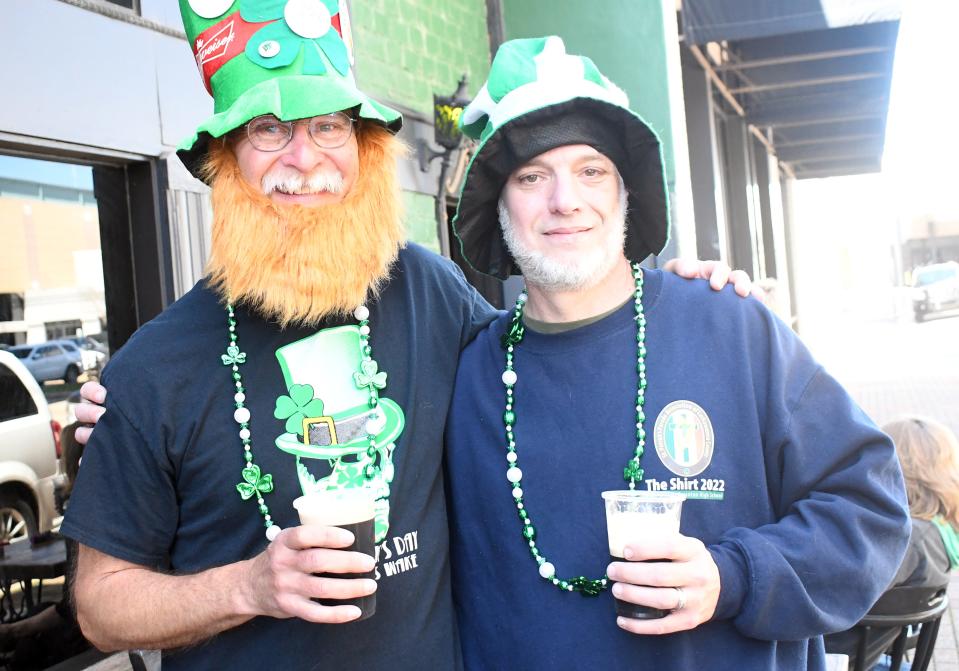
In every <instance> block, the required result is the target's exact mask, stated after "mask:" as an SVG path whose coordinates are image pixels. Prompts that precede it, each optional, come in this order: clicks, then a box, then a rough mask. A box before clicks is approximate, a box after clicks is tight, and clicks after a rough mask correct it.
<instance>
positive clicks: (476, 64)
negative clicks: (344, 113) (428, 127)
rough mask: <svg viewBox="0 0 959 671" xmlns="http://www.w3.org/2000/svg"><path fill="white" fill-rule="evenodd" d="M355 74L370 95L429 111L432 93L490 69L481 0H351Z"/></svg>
mask: <svg viewBox="0 0 959 671" xmlns="http://www.w3.org/2000/svg"><path fill="white" fill-rule="evenodd" d="M350 15H351V17H352V20H353V40H354V51H355V53H356V66H355V69H356V78H357V82H358V83H359V85H360V87H361V88H362V89H363V90H364V91H366V92H367V93H369V94H370V95H372V96H374V97H376V98H379V99H382V100H383V101H384V102H387V103H389V102H393V103H398V104H400V105H403V106H405V107H407V108H410V109H413V110H415V111H417V112H421V113H422V114H424V115H426V116H427V117H428V118H432V116H433V111H432V110H433V93H440V94H444V95H449V94H451V93H452V92H453V91H454V90H455V89H456V83H457V81H459V78H460V75H462V74H463V73H464V72H465V73H466V74H467V75H468V76H469V83H470V87H469V89H470V93H475V92H476V90H477V89H478V88H479V87H480V86H481V85H482V83H483V81H484V80H485V79H486V75H487V73H488V72H489V61H490V54H489V37H488V35H487V28H486V2H485V0H389V1H387V0H351V2H350Z"/></svg>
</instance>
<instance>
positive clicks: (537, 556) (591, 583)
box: [503, 263, 646, 596]
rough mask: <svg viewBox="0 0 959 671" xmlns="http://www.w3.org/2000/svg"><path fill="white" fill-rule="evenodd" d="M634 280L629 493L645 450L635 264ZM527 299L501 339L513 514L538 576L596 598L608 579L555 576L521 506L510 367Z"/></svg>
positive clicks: (642, 333)
mask: <svg viewBox="0 0 959 671" xmlns="http://www.w3.org/2000/svg"><path fill="white" fill-rule="evenodd" d="M631 267H632V272H633V279H634V281H635V286H636V289H635V291H634V293H633V306H634V310H635V312H636V373H637V376H638V377H637V383H636V449H635V450H634V451H633V457H632V458H631V459H630V460H629V461H628V462H627V463H626V467H625V468H624V469H623V478H624V479H625V480H626V482H628V483H629V488H630V489H635V488H636V482H637V480H638V481H642V479H643V468H642V466H641V465H640V463H641V460H642V458H643V453H644V452H645V450H646V431H645V429H644V428H643V423H644V422H645V421H646V413H645V412H644V411H643V406H644V405H645V404H646V317H645V315H644V314H643V271H642V269H641V268H640V266H639V264H638V263H634V264H632V266H631ZM527 298H528V295H527V293H526V291H525V290H524V291H523V292H522V293H520V295H519V296H518V297H517V299H516V307H514V308H513V318H512V319H511V320H510V325H509V328H508V329H507V331H506V334H505V335H504V336H503V347H504V348H505V349H506V370H504V371H503V384H504V385H505V387H506V411H505V412H504V413H503V424H504V425H505V426H506V464H507V467H506V479H507V480H508V481H509V483H510V485H511V487H512V494H513V501H514V503H515V504H516V511H517V514H518V515H519V518H520V521H521V522H522V525H523V539H524V540H525V541H526V543H527V544H528V545H529V551H530V554H531V555H532V557H533V559H534V560H535V561H536V563H537V564H538V565H539V575H540V577H542V578H543V579H545V580H548V581H549V582H551V583H552V584H553V585H555V586H556V587H558V588H559V589H561V590H563V591H565V592H574V591H575V592H579V593H580V594H583V595H584V596H596V595H597V594H599V593H600V592H602V591H603V590H605V589H606V588H607V587H608V586H609V578H607V577H606V576H605V575H604V576H603V577H602V578H587V577H585V576H578V577H576V578H571V579H568V580H566V579H562V578H559V577H557V576H556V567H555V566H554V565H553V564H552V563H551V562H549V561H547V560H546V556H545V555H544V554H543V553H542V552H540V550H539V548H538V547H537V545H536V527H534V526H533V520H532V518H531V517H530V516H529V512H527V510H526V504H525V503H524V502H523V471H522V470H520V467H519V455H518V454H517V451H516V437H515V435H514V433H513V427H514V426H515V425H516V412H515V410H514V409H513V396H514V388H515V387H516V383H517V380H518V379H519V378H518V376H517V374H516V370H515V368H514V365H513V352H514V350H515V348H516V346H517V345H519V344H520V343H521V342H522V341H523V336H524V334H525V330H526V329H525V327H524V326H523V307H524V306H525V304H526V300H527Z"/></svg>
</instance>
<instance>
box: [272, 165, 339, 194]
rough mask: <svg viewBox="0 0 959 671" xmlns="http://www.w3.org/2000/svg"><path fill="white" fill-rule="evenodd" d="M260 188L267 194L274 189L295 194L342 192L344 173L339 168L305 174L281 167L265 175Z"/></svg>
mask: <svg viewBox="0 0 959 671" xmlns="http://www.w3.org/2000/svg"><path fill="white" fill-rule="evenodd" d="M260 188H261V189H262V190H263V193H264V194H265V195H267V196H268V195H270V193H271V192H273V191H282V192H284V193H294V194H305V193H323V192H329V193H341V192H342V191H343V175H342V174H340V172H339V171H338V170H334V171H333V172H315V173H313V174H312V175H304V174H303V173H301V172H300V171H298V170H295V169H286V168H280V169H276V170H271V171H270V172H268V173H267V174H265V175H263V180H262V181H261V183H260Z"/></svg>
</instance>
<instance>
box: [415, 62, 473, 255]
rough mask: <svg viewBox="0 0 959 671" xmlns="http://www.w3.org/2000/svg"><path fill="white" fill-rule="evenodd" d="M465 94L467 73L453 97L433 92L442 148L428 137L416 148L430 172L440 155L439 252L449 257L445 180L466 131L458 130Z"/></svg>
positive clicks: (436, 135)
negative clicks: (428, 139) (453, 156)
mask: <svg viewBox="0 0 959 671" xmlns="http://www.w3.org/2000/svg"><path fill="white" fill-rule="evenodd" d="M469 103H470V99H469V98H467V97H466V75H465V74H464V75H463V76H462V77H460V80H459V84H457V86H456V91H454V92H453V95H451V96H438V95H436V94H433V140H434V141H435V142H436V144H438V145H439V146H440V147H442V149H434V148H433V147H431V146H430V145H429V143H428V142H426V141H425V140H420V142H419V143H418V144H417V147H416V155H417V159H418V160H419V164H420V170H422V171H423V172H429V169H430V163H432V161H433V159H435V158H437V157H440V158H442V159H443V160H442V162H441V163H440V177H439V188H438V190H437V193H436V227H437V233H438V236H439V241H440V251H441V252H442V253H443V254H444V255H445V256H449V253H450V240H449V230H448V227H447V225H446V179H447V174H448V173H449V169H450V158H451V156H452V154H453V152H454V151H456V150H457V149H459V147H460V144H461V143H462V140H463V134H462V133H461V132H460V129H459V120H460V115H461V114H462V113H463V108H464V107H466V106H467V105H469Z"/></svg>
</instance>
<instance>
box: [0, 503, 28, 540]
mask: <svg viewBox="0 0 959 671" xmlns="http://www.w3.org/2000/svg"><path fill="white" fill-rule="evenodd" d="M36 535H37V518H36V516H34V514H33V508H31V507H30V504H29V503H27V502H26V501H24V500H23V499H18V498H14V497H11V496H9V495H7V496H2V497H0V542H4V543H14V542H16V541H22V540H26V539H28V538H30V536H36Z"/></svg>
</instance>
